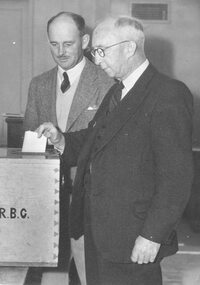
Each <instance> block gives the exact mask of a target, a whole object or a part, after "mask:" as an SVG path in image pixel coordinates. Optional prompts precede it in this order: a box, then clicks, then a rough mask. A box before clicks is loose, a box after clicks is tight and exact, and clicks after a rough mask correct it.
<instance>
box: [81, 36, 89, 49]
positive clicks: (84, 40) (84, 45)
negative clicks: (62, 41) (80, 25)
mask: <svg viewBox="0 0 200 285" xmlns="http://www.w3.org/2000/svg"><path fill="white" fill-rule="evenodd" d="M89 41H90V36H89V35H88V34H85V35H84V36H83V37H82V49H86V48H87V47H88V44H89Z"/></svg>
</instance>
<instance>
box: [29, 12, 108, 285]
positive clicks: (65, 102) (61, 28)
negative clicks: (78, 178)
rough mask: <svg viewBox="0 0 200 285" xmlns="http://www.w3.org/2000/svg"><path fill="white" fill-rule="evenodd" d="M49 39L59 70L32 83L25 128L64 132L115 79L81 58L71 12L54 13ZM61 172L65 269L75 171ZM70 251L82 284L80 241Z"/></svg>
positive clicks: (90, 112) (80, 38) (82, 40)
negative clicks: (45, 125)
mask: <svg viewBox="0 0 200 285" xmlns="http://www.w3.org/2000/svg"><path fill="white" fill-rule="evenodd" d="M47 35H48V40H49V46H50V50H51V54H52V56H53V59H54V61H55V62H56V64H57V66H56V67H54V68H53V69H51V70H49V71H47V72H45V73H43V74H41V75H39V76H37V77H35V78H33V79H32V81H31V83H30V87H29V95H28V101H27V107H26V112H25V118H24V129H25V130H35V129H36V127H38V125H39V124H42V123H43V122H46V121H49V122H52V123H53V124H54V125H55V126H57V127H58V128H59V129H60V130H61V131H63V132H71V131H77V130H80V129H82V128H86V127H87V125H88V122H89V121H90V120H91V119H92V118H93V116H94V114H95V112H96V111H97V108H98V106H99V104H100V103H101V101H102V99H103V96H104V95H105V94H106V92H107V90H108V89H109V88H110V86H111V85H112V84H113V80H112V79H110V78H109V77H108V76H107V75H106V73H105V72H104V71H102V70H101V68H99V67H97V66H96V65H95V64H93V63H92V62H91V61H89V60H88V59H87V58H86V57H84V55H83V52H84V50H85V49H86V48H87V46H88V43H89V35H88V34H86V33H85V21H84V19H83V18H82V17H81V16H80V15H77V14H74V13H69V12H61V13H59V14H57V15H55V16H54V17H52V18H51V19H50V20H49V21H48V24H47ZM61 171H62V173H64V174H65V175H64V176H65V179H64V185H62V186H61V197H60V198H61V199H60V200H61V204H60V207H61V217H60V219H61V233H60V234H61V238H60V252H59V268H61V267H62V264H66V266H67V265H68V259H69V257H70V250H69V235H68V224H67V220H68V216H67V211H68V204H69V196H70V192H71V188H72V183H71V180H73V177H74V175H75V169H74V168H73V169H70V168H67V167H65V165H64V164H62V165H61ZM69 171H70V172H71V173H70V174H69ZM69 176H71V179H69ZM61 178H62V177H61ZM62 181H63V179H62ZM71 247H72V255H73V257H74V260H75V264H76V267H77V271H78V273H79V278H80V280H81V284H85V275H84V251H83V248H84V247H83V237H81V238H80V239H79V241H75V240H73V239H72V240H71ZM64 261H65V262H64ZM49 278H50V279H51V280H50V281H48V279H49ZM53 278H55V281H54V282H55V284H58V283H59V285H60V284H62V282H61V279H59V278H63V279H64V280H65V279H68V275H67V274H65V273H63V274H62V277H61V274H59V275H58V274H56V275H55V274H54V275H52V274H50V273H49V274H47V273H46V274H43V282H42V284H48V285H49V284H54V283H53ZM45 280H47V281H45ZM59 280H60V281H59ZM48 282H49V283H48ZM50 282H51V283H50ZM63 284H65V285H66V284H67V283H66V281H63Z"/></svg>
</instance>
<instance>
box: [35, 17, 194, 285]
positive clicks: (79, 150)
mask: <svg viewBox="0 0 200 285" xmlns="http://www.w3.org/2000/svg"><path fill="white" fill-rule="evenodd" d="M144 41H145V36H144V32H143V27H142V25H141V23H140V22H139V21H138V20H136V19H134V18H131V17H126V16H123V17H117V18H108V19H106V20H104V21H103V22H102V23H100V24H99V25H98V26H97V27H96V28H95V30H94V32H93V38H92V46H93V48H92V51H91V53H92V55H93V56H94V59H95V63H96V64H97V65H100V66H101V68H102V69H103V70H104V71H105V72H106V73H107V74H108V75H109V76H110V77H113V78H115V79H117V80H118V83H116V84H115V85H114V86H113V87H112V88H111V89H110V90H109V92H108V93H107V95H106V96H105V98H104V100H103V102H102V104H101V106H100V108H99V110H98V112H97V113H96V115H95V117H94V119H93V120H92V121H91V122H90V124H89V127H88V128H87V129H85V130H82V131H81V132H75V133H71V134H62V133H60V132H58V131H57V129H56V128H55V127H54V126H53V125H52V124H50V123H45V124H43V125H41V126H40V127H39V128H38V130H37V132H38V136H39V137H40V136H41V134H42V133H43V134H44V135H45V136H47V137H49V138H50V140H51V141H52V143H53V144H55V145H56V147H57V148H58V149H60V151H61V152H62V157H63V159H64V160H66V161H67V163H68V164H69V165H71V164H77V165H78V171H77V175H76V179H75V185H74V192H73V197H72V205H71V211H70V221H71V223H70V226H71V235H72V236H73V237H74V238H79V236H81V235H82V234H83V233H84V235H85V256H86V277H87V284H88V285H94V284H95V285H97V284H98V285H161V284H162V275H161V267H160V262H161V260H162V259H163V257H165V256H168V255H171V254H174V253H175V252H176V251H177V249H178V245H177V237H176V231H175V229H176V226H177V223H178V221H179V220H180V218H181V215H182V213H183V210H184V208H185V205H186V203H187V201H188V197H189V194H190V188H191V185H192V179H193V161H192V145H191V141H192V139H191V137H192V114H193V109H192V104H193V100H192V95H191V93H190V91H189V89H188V88H187V87H186V86H185V85H184V83H182V82H180V81H177V80H174V79H170V78H168V77H167V76H165V75H163V74H161V73H159V72H158V71H157V70H156V69H155V68H154V67H153V66H152V64H151V63H150V62H149V61H148V59H147V58H146V56H145V53H144ZM120 91H121V92H120ZM120 93H121V94H120Z"/></svg>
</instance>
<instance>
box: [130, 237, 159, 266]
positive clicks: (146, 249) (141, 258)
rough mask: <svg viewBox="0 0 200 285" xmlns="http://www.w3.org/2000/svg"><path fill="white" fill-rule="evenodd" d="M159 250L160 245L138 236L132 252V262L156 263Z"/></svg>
mask: <svg viewBox="0 0 200 285" xmlns="http://www.w3.org/2000/svg"><path fill="white" fill-rule="evenodd" d="M159 248H160V244H159V243H157V242H153V241H151V240H148V239H146V238H143V237H142V236H138V237H137V239H136V240H135V245H134V247H133V250H132V254H131V260H132V261H133V262H136V263H138V264H143V263H149V262H154V260H155V258H156V255H157V253H158V251H159Z"/></svg>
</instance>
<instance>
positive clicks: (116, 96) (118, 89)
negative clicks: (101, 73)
mask: <svg viewBox="0 0 200 285" xmlns="http://www.w3.org/2000/svg"><path fill="white" fill-rule="evenodd" d="M113 87H114V88H113V94H112V95H111V97H110V102H109V112H112V110H113V109H114V108H115V107H116V106H117V105H118V103H119V102H120V99H121V96H122V89H123V88H124V84H123V83H122V81H118V82H117V83H115V84H114V86H113Z"/></svg>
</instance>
